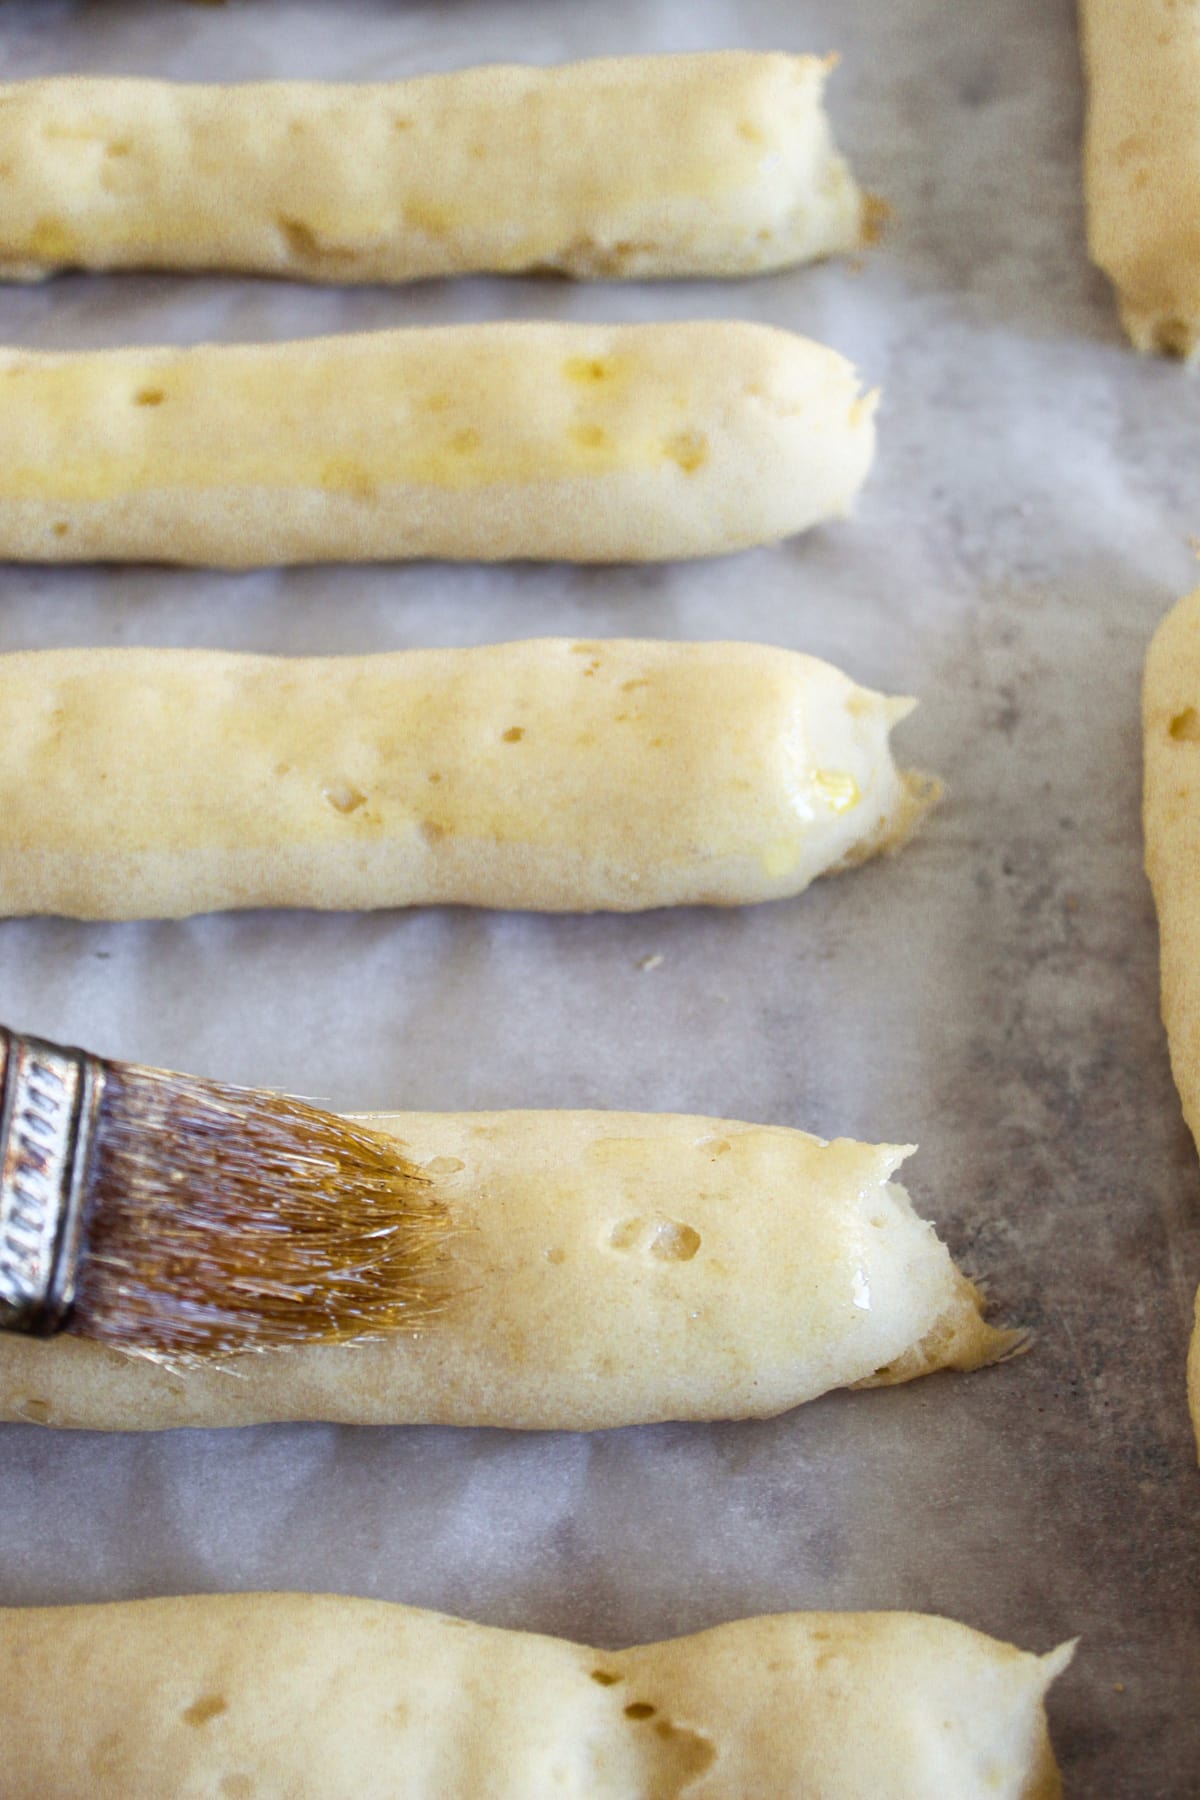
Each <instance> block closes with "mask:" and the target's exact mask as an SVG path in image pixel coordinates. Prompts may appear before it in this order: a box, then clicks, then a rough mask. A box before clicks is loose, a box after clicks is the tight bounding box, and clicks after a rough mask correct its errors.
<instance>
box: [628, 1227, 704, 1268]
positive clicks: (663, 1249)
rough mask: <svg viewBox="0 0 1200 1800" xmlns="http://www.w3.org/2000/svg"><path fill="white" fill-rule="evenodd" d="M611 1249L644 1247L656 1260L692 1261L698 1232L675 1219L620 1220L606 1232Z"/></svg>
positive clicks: (697, 1241)
mask: <svg viewBox="0 0 1200 1800" xmlns="http://www.w3.org/2000/svg"><path fill="white" fill-rule="evenodd" d="M608 1242H609V1245H610V1247H611V1248H612V1249H613V1250H644V1251H646V1252H647V1253H648V1254H649V1255H650V1256H653V1257H656V1258H657V1259H658V1261H659V1262H691V1260H692V1258H693V1257H694V1256H695V1255H696V1253H697V1251H698V1250H699V1248H700V1233H699V1232H698V1231H696V1230H694V1229H693V1227H692V1226H691V1225H683V1224H681V1223H680V1222H679V1220H678V1219H622V1220H620V1221H619V1223H617V1224H616V1225H614V1226H613V1228H612V1230H611V1231H610V1232H609V1234H608Z"/></svg>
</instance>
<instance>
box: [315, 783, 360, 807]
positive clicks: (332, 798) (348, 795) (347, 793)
mask: <svg viewBox="0 0 1200 1800" xmlns="http://www.w3.org/2000/svg"><path fill="white" fill-rule="evenodd" d="M322 798H323V799H324V800H327V801H328V802H329V804H330V806H332V808H333V810H334V812H339V813H352V812H357V811H358V809H359V807H360V806H365V805H366V803H367V796H366V795H365V794H364V793H363V792H362V790H361V788H356V787H355V786H354V783H353V782H352V781H335V782H334V783H333V784H332V785H331V786H330V787H327V788H324V789H323V790H322Z"/></svg>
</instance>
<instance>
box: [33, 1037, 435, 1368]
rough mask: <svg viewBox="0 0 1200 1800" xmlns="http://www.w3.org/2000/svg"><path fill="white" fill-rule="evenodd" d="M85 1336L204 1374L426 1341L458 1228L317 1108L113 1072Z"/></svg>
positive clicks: (392, 1152)
mask: <svg viewBox="0 0 1200 1800" xmlns="http://www.w3.org/2000/svg"><path fill="white" fill-rule="evenodd" d="M88 1206H89V1213H88V1223H87V1228H86V1244H85V1251H84V1256H83V1259H82V1264H81V1268H80V1273H79V1279H78V1284H77V1288H76V1298H75V1305H74V1310H73V1312H72V1314H71V1318H70V1323H69V1327H68V1328H69V1329H70V1330H71V1331H73V1332H76V1333H78V1334H80V1335H81V1336H85V1337H90V1338H96V1339H99V1340H101V1341H102V1342H104V1343H106V1344H110V1345H113V1346H115V1347H116V1348H117V1349H120V1350H124V1351H127V1352H130V1353H133V1354H140V1355H145V1356H151V1357H156V1358H161V1359H171V1360H180V1361H188V1360H191V1359H195V1358H205V1359H207V1358H210V1357H215V1356H229V1355H234V1354H239V1353H241V1352H244V1351H249V1350H270V1349H277V1348H281V1347H284V1346H287V1345H293V1344H312V1343H344V1342H347V1341H349V1340H352V1339H356V1338H369V1337H377V1336H380V1335H382V1334H385V1333H389V1332H395V1331H398V1330H411V1329H413V1328H414V1327H416V1326H418V1325H420V1324H423V1323H424V1322H425V1321H426V1320H427V1319H428V1318H430V1317H431V1316H432V1315H433V1314H434V1313H435V1312H436V1311H437V1310H438V1307H439V1306H440V1305H441V1304H442V1303H443V1299H444V1296H443V1295H442V1294H441V1293H440V1292H439V1289H438V1285H437V1283H436V1281H435V1279H434V1277H435V1276H436V1271H437V1268H438V1266H439V1264H440V1263H441V1262H442V1261H443V1259H444V1255H445V1249H446V1244H447V1240H448V1238H449V1236H450V1233H451V1229H452V1228H451V1225H450V1221H449V1218H448V1215H447V1213H446V1210H445V1208H444V1207H443V1206H442V1205H440V1204H439V1202H438V1201H437V1200H436V1199H435V1198H434V1197H433V1195H432V1193H431V1191H430V1183H429V1179H428V1177H427V1176H425V1175H423V1174H422V1172H421V1171H420V1170H419V1169H418V1168H416V1167H415V1166H414V1165H413V1164H412V1163H410V1162H408V1161H407V1160H406V1159H405V1158H404V1156H403V1154H402V1153H401V1150H400V1146H399V1145H398V1144H395V1143H393V1142H392V1141H391V1140H390V1139H388V1138H386V1137H384V1136H382V1135H378V1134H376V1133H374V1132H370V1131H364V1130H363V1129H362V1128H361V1127H359V1126H357V1125H354V1124H351V1123H350V1122H349V1121H347V1120H345V1119H340V1118H337V1117H336V1116H334V1115H332V1114H329V1113H323V1112H319V1111H317V1110H316V1108H314V1107H310V1106H306V1105H304V1104H303V1103H302V1102H301V1101H298V1100H290V1099H285V1098H282V1097H279V1096H276V1095H274V1094H265V1093H259V1092H257V1091H255V1090H252V1089H245V1088H234V1087H225V1086H222V1085H220V1084H219V1083H216V1082H209V1081H200V1080H196V1079H193V1078H192V1077H189V1076H181V1075H170V1074H166V1073H164V1072H162V1071H160V1070H157V1069H142V1068H135V1067H131V1066H129V1065H125V1064H123V1065H119V1066H112V1065H109V1066H108V1067H107V1068H106V1072H105V1088H104V1096H103V1101H102V1104H101V1111H100V1118H99V1125H98V1131H97V1138H96V1148H95V1153H94V1156H93V1161H92V1164H91V1169H90V1178H89V1196H88Z"/></svg>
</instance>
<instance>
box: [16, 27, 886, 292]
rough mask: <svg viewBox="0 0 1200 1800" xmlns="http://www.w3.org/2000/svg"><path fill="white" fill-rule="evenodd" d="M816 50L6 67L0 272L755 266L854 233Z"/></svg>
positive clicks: (372, 274)
mask: <svg viewBox="0 0 1200 1800" xmlns="http://www.w3.org/2000/svg"><path fill="white" fill-rule="evenodd" d="M831 66H832V64H831V62H828V61H823V60H821V59H820V58H818V57H815V56H782V55H762V54H755V53H751V52H746V51H721V52H719V53H717V54H715V55H711V54H710V55H700V56H630V57H620V58H606V59H604V60H601V61H595V62H583V63H575V64H572V65H570V66H567V67H565V68H550V69H542V68H519V67H512V68H510V67H499V68H486V69H464V70H461V71H460V72H458V73H456V74H450V75H425V76H421V77H418V78H417V79H415V80H409V81H396V82H387V83H372V84H370V85H350V84H334V83H331V82H318V81H275V82H258V83H253V84H247V85H245V86H239V87H203V86H198V85H195V84H188V85H186V86H185V85H183V84H180V83H174V82H167V81H129V80H117V81H114V80H111V79H99V80H97V79H84V78H79V77H71V78H68V79H65V80H63V79H52V80H45V81H24V82H15V83H12V84H11V85H9V86H0V170H2V171H3V180H2V181H0V278H8V279H10V280H11V279H17V280H23V279H32V278H36V277H38V276H40V275H44V274H47V273H49V272H51V271H53V270H55V269H62V268H87V269H138V268H142V269H144V268H156V269H236V270H246V271H252V272H254V273H257V274H262V275H291V276H298V277H299V278H301V279H302V280H308V281H336V282H347V281H415V280H418V279H420V278H422V277H424V276H431V275H465V274H471V273H475V272H482V271H488V270H491V271H499V272H513V271H516V270H521V269H534V270H539V269H547V270H557V271H561V272H562V273H563V274H565V275H577V276H582V277H585V278H590V277H596V276H600V277H606V278H607V277H613V276H637V277H645V276H651V275H749V274H753V273H755V272H756V271H759V270H763V269H778V268H784V267H786V266H788V265H789V264H792V263H798V262H806V261H808V260H810V259H811V258H813V257H819V256H829V255H832V254H834V253H835V252H837V251H842V250H852V249H854V248H856V247H857V246H858V245H859V244H861V243H862V241H863V236H864V222H865V221H864V213H865V211H866V209H865V207H864V202H863V197H862V195H861V194H860V192H859V190H858V188H857V187H856V185H855V183H854V179H853V177H852V176H851V174H850V171H849V169H848V168H847V167H846V164H845V163H844V162H843V160H842V158H841V157H840V156H839V155H838V154H837V152H836V150H835V148H834V145H833V139H832V136H831V134H830V130H829V124H828V121H827V119H826V117H825V114H824V111H823V110H822V104H821V99H822V90H823V88H824V86H825V80H826V77H827V75H828V73H829V70H830V67H831Z"/></svg>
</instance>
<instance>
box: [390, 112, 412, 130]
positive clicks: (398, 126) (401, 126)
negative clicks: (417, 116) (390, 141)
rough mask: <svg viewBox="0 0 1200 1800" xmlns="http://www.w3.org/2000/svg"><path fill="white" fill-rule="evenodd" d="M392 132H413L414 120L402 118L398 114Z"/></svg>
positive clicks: (393, 121) (393, 122)
mask: <svg viewBox="0 0 1200 1800" xmlns="http://www.w3.org/2000/svg"><path fill="white" fill-rule="evenodd" d="M392 130H393V131H411V130H412V120H411V119H405V118H403V117H401V115H400V114H399V113H397V114H396V116H395V118H394V119H393V120H392Z"/></svg>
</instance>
